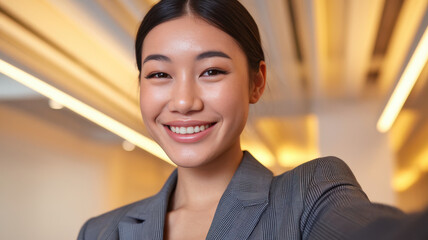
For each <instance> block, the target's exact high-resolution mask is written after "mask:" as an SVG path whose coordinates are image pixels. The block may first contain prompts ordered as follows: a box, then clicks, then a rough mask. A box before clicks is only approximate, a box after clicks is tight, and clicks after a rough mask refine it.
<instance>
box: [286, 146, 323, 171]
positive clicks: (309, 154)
mask: <svg viewBox="0 0 428 240" xmlns="http://www.w3.org/2000/svg"><path fill="white" fill-rule="evenodd" d="M318 156H319V154H318V153H316V152H315V151H308V150H306V149H300V148H297V147H292V146H283V147H281V148H280V149H279V152H278V161H279V164H280V165H281V166H283V167H287V168H294V167H297V166H299V165H300V164H303V163H305V162H307V161H309V160H312V159H314V158H316V157H318Z"/></svg>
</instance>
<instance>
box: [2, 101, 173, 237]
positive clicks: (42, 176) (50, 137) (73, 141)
mask: <svg viewBox="0 0 428 240" xmlns="http://www.w3.org/2000/svg"><path fill="white" fill-rule="evenodd" d="M172 169H173V168H172V167H171V166H169V165H167V164H165V163H163V162H160V161H159V160H156V159H154V158H153V157H151V156H150V155H149V154H147V153H144V152H143V151H139V150H134V151H133V152H125V151H123V150H122V148H121V146H120V145H117V144H113V143H104V144H103V143H97V142H94V141H91V140H85V139H83V138H82V137H81V136H79V135H77V134H75V133H73V132H69V131H67V130H64V128H58V127H55V126H53V125H52V124H48V123H46V122H44V121H43V120H42V119H40V118H37V117H35V116H33V115H29V114H26V113H25V112H21V111H19V110H16V109H12V108H9V107H6V106H2V105H0V194H1V195H0V212H1V214H0V239H75V238H76V237H77V234H78V231H79V228H80V227H81V225H82V224H83V223H84V221H85V220H86V219H88V218H89V217H91V216H95V215H98V214H101V213H103V212H105V211H108V210H110V209H113V208H115V207H118V206H121V205H123V204H125V203H129V202H132V201H136V200H138V199H141V198H144V197H147V196H149V195H152V194H154V193H156V192H157V191H158V190H159V189H160V187H161V186H162V184H163V182H164V181H165V179H166V178H167V176H168V175H169V173H170V172H171V171H172Z"/></svg>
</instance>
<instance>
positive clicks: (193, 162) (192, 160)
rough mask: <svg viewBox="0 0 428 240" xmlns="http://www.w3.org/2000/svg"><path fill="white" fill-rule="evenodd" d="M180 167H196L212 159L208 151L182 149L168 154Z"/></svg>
mask: <svg viewBox="0 0 428 240" xmlns="http://www.w3.org/2000/svg"><path fill="white" fill-rule="evenodd" d="M167 155H168V156H169V158H170V159H171V161H173V162H174V163H175V164H176V165H177V166H178V167H183V168H196V167H200V166H203V165H205V164H206V163H208V162H209V161H210V159H211V157H209V155H207V153H206V152H195V151H191V150H185V149H181V150H180V151H173V152H171V154H169V153H168V154H167Z"/></svg>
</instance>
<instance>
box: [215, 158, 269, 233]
mask: <svg viewBox="0 0 428 240" xmlns="http://www.w3.org/2000/svg"><path fill="white" fill-rule="evenodd" d="M272 178H273V176H272V172H270V171H269V170H268V169H266V168H265V167H264V166H263V165H261V164H260V163H259V162H258V161H257V160H255V159H254V158H253V156H251V154H249V153H248V152H244V157H243V160H242V162H241V164H240V166H239V168H238V169H237V171H236V173H235V175H234V176H233V178H232V180H231V182H230V183H229V185H228V187H227V189H226V191H225V192H224V194H223V196H222V198H221V199H220V202H219V204H218V206H217V210H216V213H215V215H214V219H213V222H212V224H211V228H210V230H209V232H208V235H207V239H247V238H248V237H249V236H250V234H251V232H252V231H253V229H254V227H255V226H256V224H257V223H258V221H259V219H260V216H261V214H262V213H263V212H264V210H265V209H266V207H267V205H268V201H269V189H270V184H271V181H272Z"/></svg>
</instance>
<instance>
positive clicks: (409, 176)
mask: <svg viewBox="0 0 428 240" xmlns="http://www.w3.org/2000/svg"><path fill="white" fill-rule="evenodd" d="M419 177H420V172H419V171H417V170H415V169H408V170H404V171H400V172H399V173H398V174H396V175H395V176H394V180H393V182H392V184H393V187H394V189H395V191H398V192H401V191H404V190H406V189H408V188H409V187H410V186H412V185H413V184H414V183H415V182H416V181H417V180H418V179H419Z"/></svg>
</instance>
